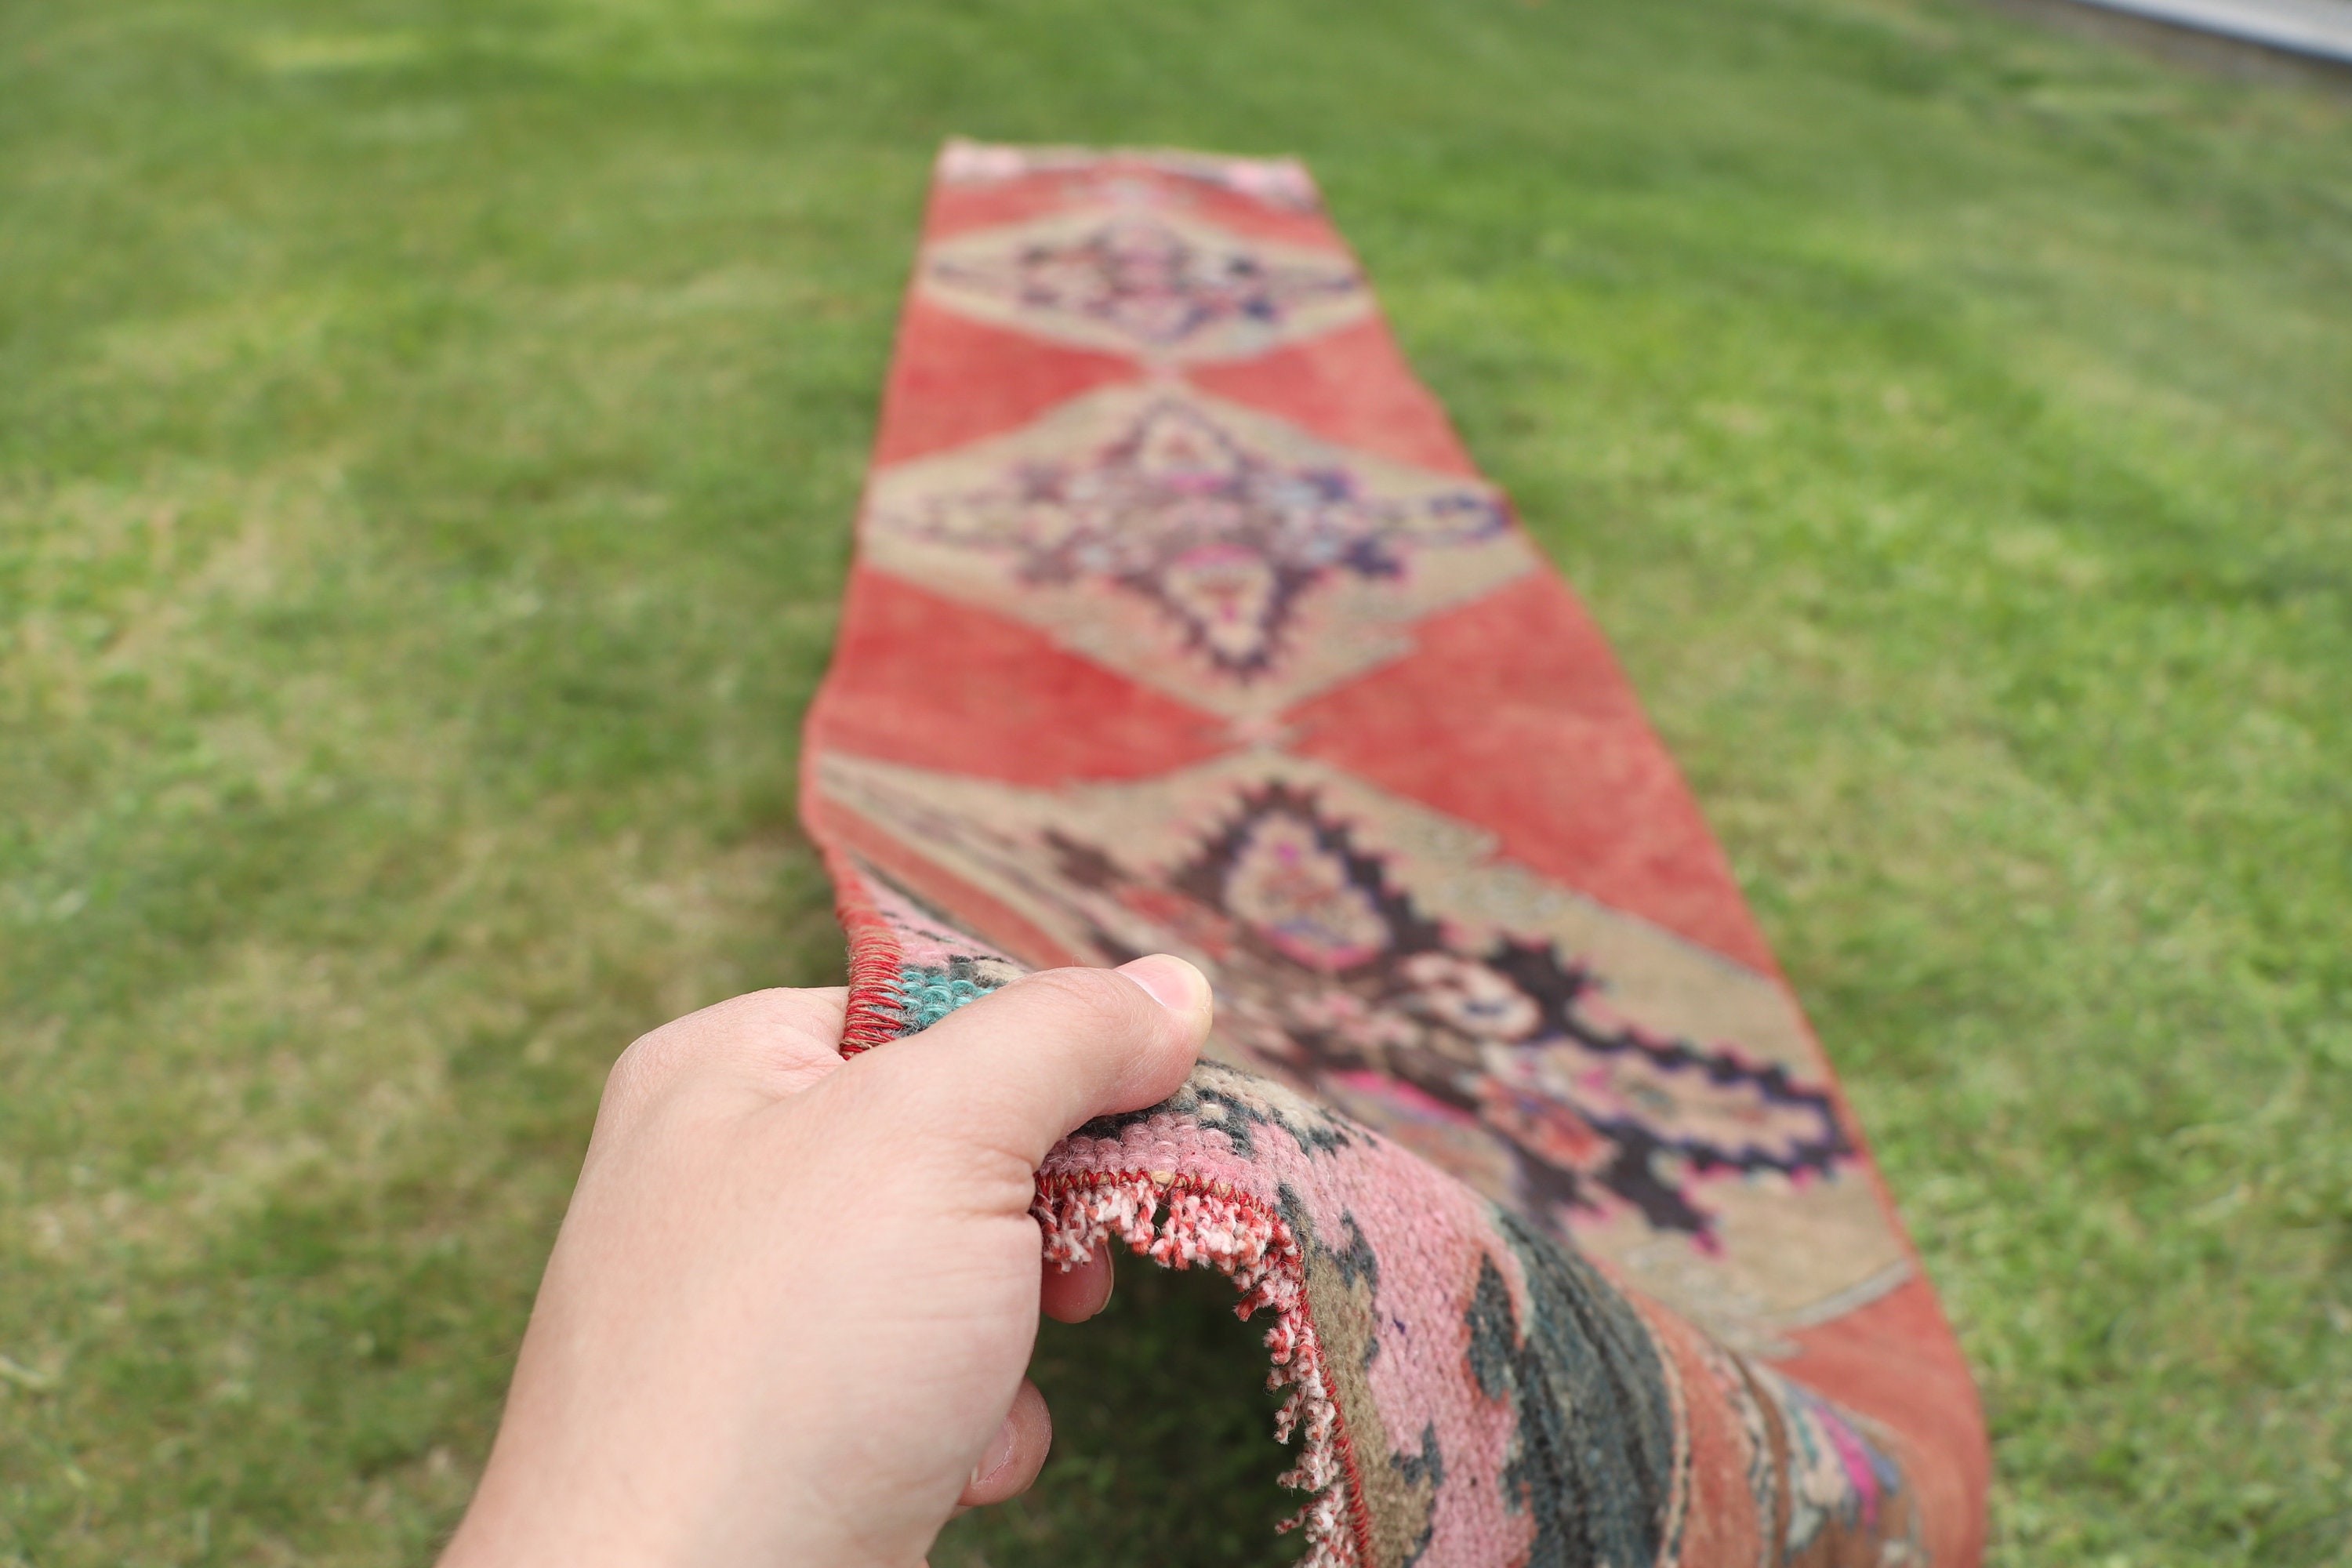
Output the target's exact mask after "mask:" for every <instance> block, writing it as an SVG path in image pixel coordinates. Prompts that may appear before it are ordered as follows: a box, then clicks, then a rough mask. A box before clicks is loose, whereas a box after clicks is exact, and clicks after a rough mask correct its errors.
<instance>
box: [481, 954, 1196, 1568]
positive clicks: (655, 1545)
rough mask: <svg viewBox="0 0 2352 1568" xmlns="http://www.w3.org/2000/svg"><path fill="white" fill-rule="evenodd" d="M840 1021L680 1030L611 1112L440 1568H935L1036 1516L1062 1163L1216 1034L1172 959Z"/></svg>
mask: <svg viewBox="0 0 2352 1568" xmlns="http://www.w3.org/2000/svg"><path fill="white" fill-rule="evenodd" d="M843 1005H844V993H843V992H841V991H840V990H838V989H834V990H811V991H762V992H758V993H755V994H751V995H749V996H739V997H737V998H735V999H734V1000H733V1001H731V1002H722V1003H720V1004H719V1005H717V1006H715V1007H707V1008H705V1009H703V1010H702V1011H701V1012H699V1013H695V1014H692V1015H689V1016H687V1017H684V1018H680V1019H678V1020H677V1021H676V1022H674V1023H670V1024H666V1025H664V1026H662V1027H660V1028H658V1029H656V1030H655V1031H653V1032H652V1033H651V1034H649V1035H646V1037H644V1038H642V1039H640V1040H638V1041H637V1042H636V1043H635V1045H633V1046H631V1047H629V1048H628V1050H627V1051H626V1052H625V1053H624V1054H623V1056H622V1057H621V1059H620V1061H619V1062H618V1063H617V1064H616V1065H615V1066H614V1068H613V1073H612V1077H611V1078H610V1079H609V1080H608V1081H607V1082H606V1084H605V1087H604V1101H603V1104H602V1105H601V1106H600V1107H599V1109H598V1110H597V1114H596V1126H595V1131H594V1132H593V1135H592V1136H591V1138H590V1140H589V1145H588V1154H587V1158H586V1161H585V1162H584V1163H583V1167H582V1170H581V1173H580V1182H579V1185H578V1186H577V1188H576V1189H575V1190H574V1191H573V1193H572V1206H571V1208H570V1210H569V1212H568V1213H567V1214H566V1215H565V1216H564V1221H563V1227H562V1231H561V1233H560V1234H559V1235H558V1237H557V1238H556V1243H555V1249H554V1252H553V1254H552V1256H551V1258H549V1260H548V1265H547V1273H546V1277H545V1279H543V1280H542V1281H541V1286H540V1293H539V1300H538V1304H537V1305H536V1307H535V1308H534V1309H533V1310H532V1312H531V1319H530V1329H529V1331H527V1332H526V1333H525V1335H524V1337H523V1343H522V1350H521V1353H520V1356H519V1357H518V1359H517V1362H516V1366H515V1375H514V1383H513V1385H512V1388H511V1389H510V1391H509V1394H508V1396H507V1407H506V1415H505V1417H504V1420H503V1421H502V1423H501V1424H500V1426H499V1435H498V1440H497V1442H496V1444H495V1445H494V1446H493V1447H492V1449H491V1453H490V1458H489V1463H488V1466H487V1468H485V1469H484V1471H483V1475H482V1480H481V1485H480V1488H479V1489H478V1491H477V1492H476V1494H475V1497H474V1500H473V1504H472V1506H471V1507H470V1508H469V1509H468V1510H467V1513H466V1517H465V1519H464V1521H463V1522H461V1523H460V1524H459V1526H458V1528H457V1535H456V1536H455V1538H453V1539H452V1541H451V1542H450V1543H449V1547H448V1550H447V1551H446V1553H445V1554H444V1555H443V1557H442V1559H441V1563H442V1568H508V1565H513V1564H523V1563H533V1564H536V1563H562V1564H565V1565H567V1568H599V1565H602V1564H608V1563H609V1564H615V1565H617V1564H623V1563H626V1564H630V1565H631V1568H669V1565H677V1568H686V1565H688V1564H691V1565H693V1568H735V1565H738V1564H740V1565H743V1568H754V1565H756V1568H778V1565H782V1564H794V1565H805V1568H916V1565H917V1564H919V1563H922V1562H923V1559H924V1554H925V1553H926V1552H928V1551H929V1548H930V1545H931V1542H932V1539H933V1538H934V1537H935V1536H936V1535H937V1534H938V1533H939V1530H940V1526H941V1525H942V1524H944V1523H945V1522H946V1521H948V1520H949V1519H950V1517H951V1516H953V1515H954V1514H955V1513H956V1512H958V1511H960V1510H962V1509H964V1508H970V1507H975V1506H980V1505H983V1504H988V1503H994V1502H1002V1501H1003V1500H1005V1499H1007V1498H1010V1497H1013V1496H1014V1495H1016V1494H1018V1493H1019V1492H1021V1491H1023V1490H1024V1489H1026V1488H1027V1487H1028V1486H1029V1484H1030V1482H1031V1481H1033V1480H1034V1479H1036V1475H1037V1471H1038V1468H1039V1467H1040V1466H1042V1465H1043V1464H1044V1463H1045V1453H1046V1448H1047V1446H1048V1444H1049V1442H1050V1440H1051V1436H1052V1428H1051V1423H1050V1421H1049V1419H1048V1417H1047V1415H1046V1411H1045V1400H1044V1398H1043V1397H1042V1396H1041V1395H1040V1394H1038V1392H1037V1390H1036V1387H1035V1385H1034V1384H1031V1383H1029V1382H1028V1381H1027V1379H1026V1378H1025V1377H1024V1372H1025V1370H1026V1368H1027V1366H1028V1363H1029V1356H1030V1352H1031V1349H1032V1347H1033V1346H1034V1342H1035V1339H1036V1333H1037V1321H1038V1317H1039V1314H1040V1313H1041V1312H1043V1313H1044V1314H1045V1315H1046V1316H1049V1317H1053V1318H1055V1319H1059V1320H1061V1321H1067V1322H1076V1321H1081V1320H1083V1319H1086V1318H1088V1317H1091V1316H1093V1315H1094V1314H1095V1313H1096V1312H1098V1311H1100V1310H1102V1308H1103V1306H1104V1304H1105V1303H1106V1302H1107V1301H1108V1300H1109V1297H1110V1289H1111V1275H1110V1262H1109V1258H1108V1256H1103V1257H1101V1258H1098V1259H1097V1261H1096V1262H1095V1263H1094V1264H1092V1265H1090V1266H1087V1267H1086V1268H1079V1269H1076V1270H1074V1271H1072V1272H1069V1273H1063V1272H1062V1271H1060V1270H1059V1269H1057V1268H1051V1267H1048V1266H1046V1265H1045V1263H1044V1262H1043V1260H1042V1258H1041V1256H1040V1248H1041V1237H1040V1236H1039V1233H1038V1229H1037V1225H1036V1222H1035V1221H1034V1219H1032V1218H1031V1217H1030V1215H1029V1204H1030V1199H1031V1197H1032V1195H1033V1194H1034V1184H1033V1178H1034V1172H1035V1170H1036V1167H1037V1164H1038V1163H1039V1162H1040V1161H1041V1160H1042V1159H1044V1157H1045V1152H1046V1151H1047V1150H1048V1149H1049V1148H1051V1147H1052V1145H1053V1144H1054V1143H1055V1142H1056V1141H1057V1140H1059V1139H1060V1138H1061V1137H1062V1136H1063V1135H1064V1134H1066V1133H1067V1132H1068V1131H1071V1130H1072V1129H1074V1128H1076V1127H1077V1126H1078V1125H1079V1124H1080V1123H1081V1122H1084V1121H1087V1120H1088V1119H1089V1118H1091V1117H1094V1116H1098V1115H1104V1114H1108V1113H1110V1112H1114V1111H1120V1110H1139V1109H1141V1108H1143V1107H1145V1106H1149V1105H1152V1104H1155V1103H1157V1102H1158V1101H1160V1100H1164V1099H1166V1098H1167V1097H1168V1096H1169V1095H1170V1094H1171V1093H1172V1092H1174V1090H1175V1089H1176V1088H1177V1086H1178V1085H1180V1084H1181V1082H1182V1081H1183V1079H1184V1076H1185V1074H1186V1073H1187V1072H1188V1071H1189V1070H1190V1069H1191V1068H1192V1062H1193V1059H1194V1058H1195V1057H1196V1056H1197V1055H1198V1054H1199V1051H1200V1048H1201V1044H1202V1040H1203V1039H1204V1038H1205V1037H1206V1036H1207V1033H1208V1028H1209V1015H1210V1001H1209V987H1208V984H1207V983H1206V982H1205V981H1204V980H1203V979H1202V976H1201V974H1200V972H1199V971H1197V970H1195V969H1194V968H1193V967H1192V965H1191V964H1189V963H1184V962H1183V961H1182V960H1181V959H1176V958H1170V957H1166V956H1154V957H1150V958H1143V959H1138V960H1137V961H1136V962H1134V963H1130V964H1128V965H1127V966H1126V967H1125V968H1124V969H1123V970H1077V969H1072V970H1050V971H1047V972H1045V973H1039V974H1034V975H1030V976H1028V977H1027V978H1025V979H1023V980H1020V981H1017V982H1015V983H1014V984H1011V985H1008V986H1006V987H1005V988H1004V989H1003V990H1001V991H999V992H997V993H995V994H992V995H990V996H988V997H985V998H983V999H982V1000H981V1001H979V1002H976V1003H973V1004H972V1005H970V1006H968V1007H965V1008H963V1009H962V1010H961V1011H960V1012H957V1013H955V1014H953V1015H951V1016H949V1017H947V1018H946V1019H944V1020H942V1021H941V1022H940V1023H938V1024H936V1025H934V1026H931V1027H930V1028H929V1029H927V1030H925V1031H923V1032H922V1033H921V1034H919V1035H915V1036H910V1037H908V1038H906V1039H904V1040H899V1041H896V1042H893V1043H892V1044H890V1045H889V1046H887V1047H883V1048H881V1049H877V1050H874V1051H869V1052H866V1053H863V1054H861V1055H858V1056H856V1057H853V1058H849V1059H847V1060H844V1059H843V1058H842V1056H841V1054H840V1040H841V1029H842V1011H843Z"/></svg>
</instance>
